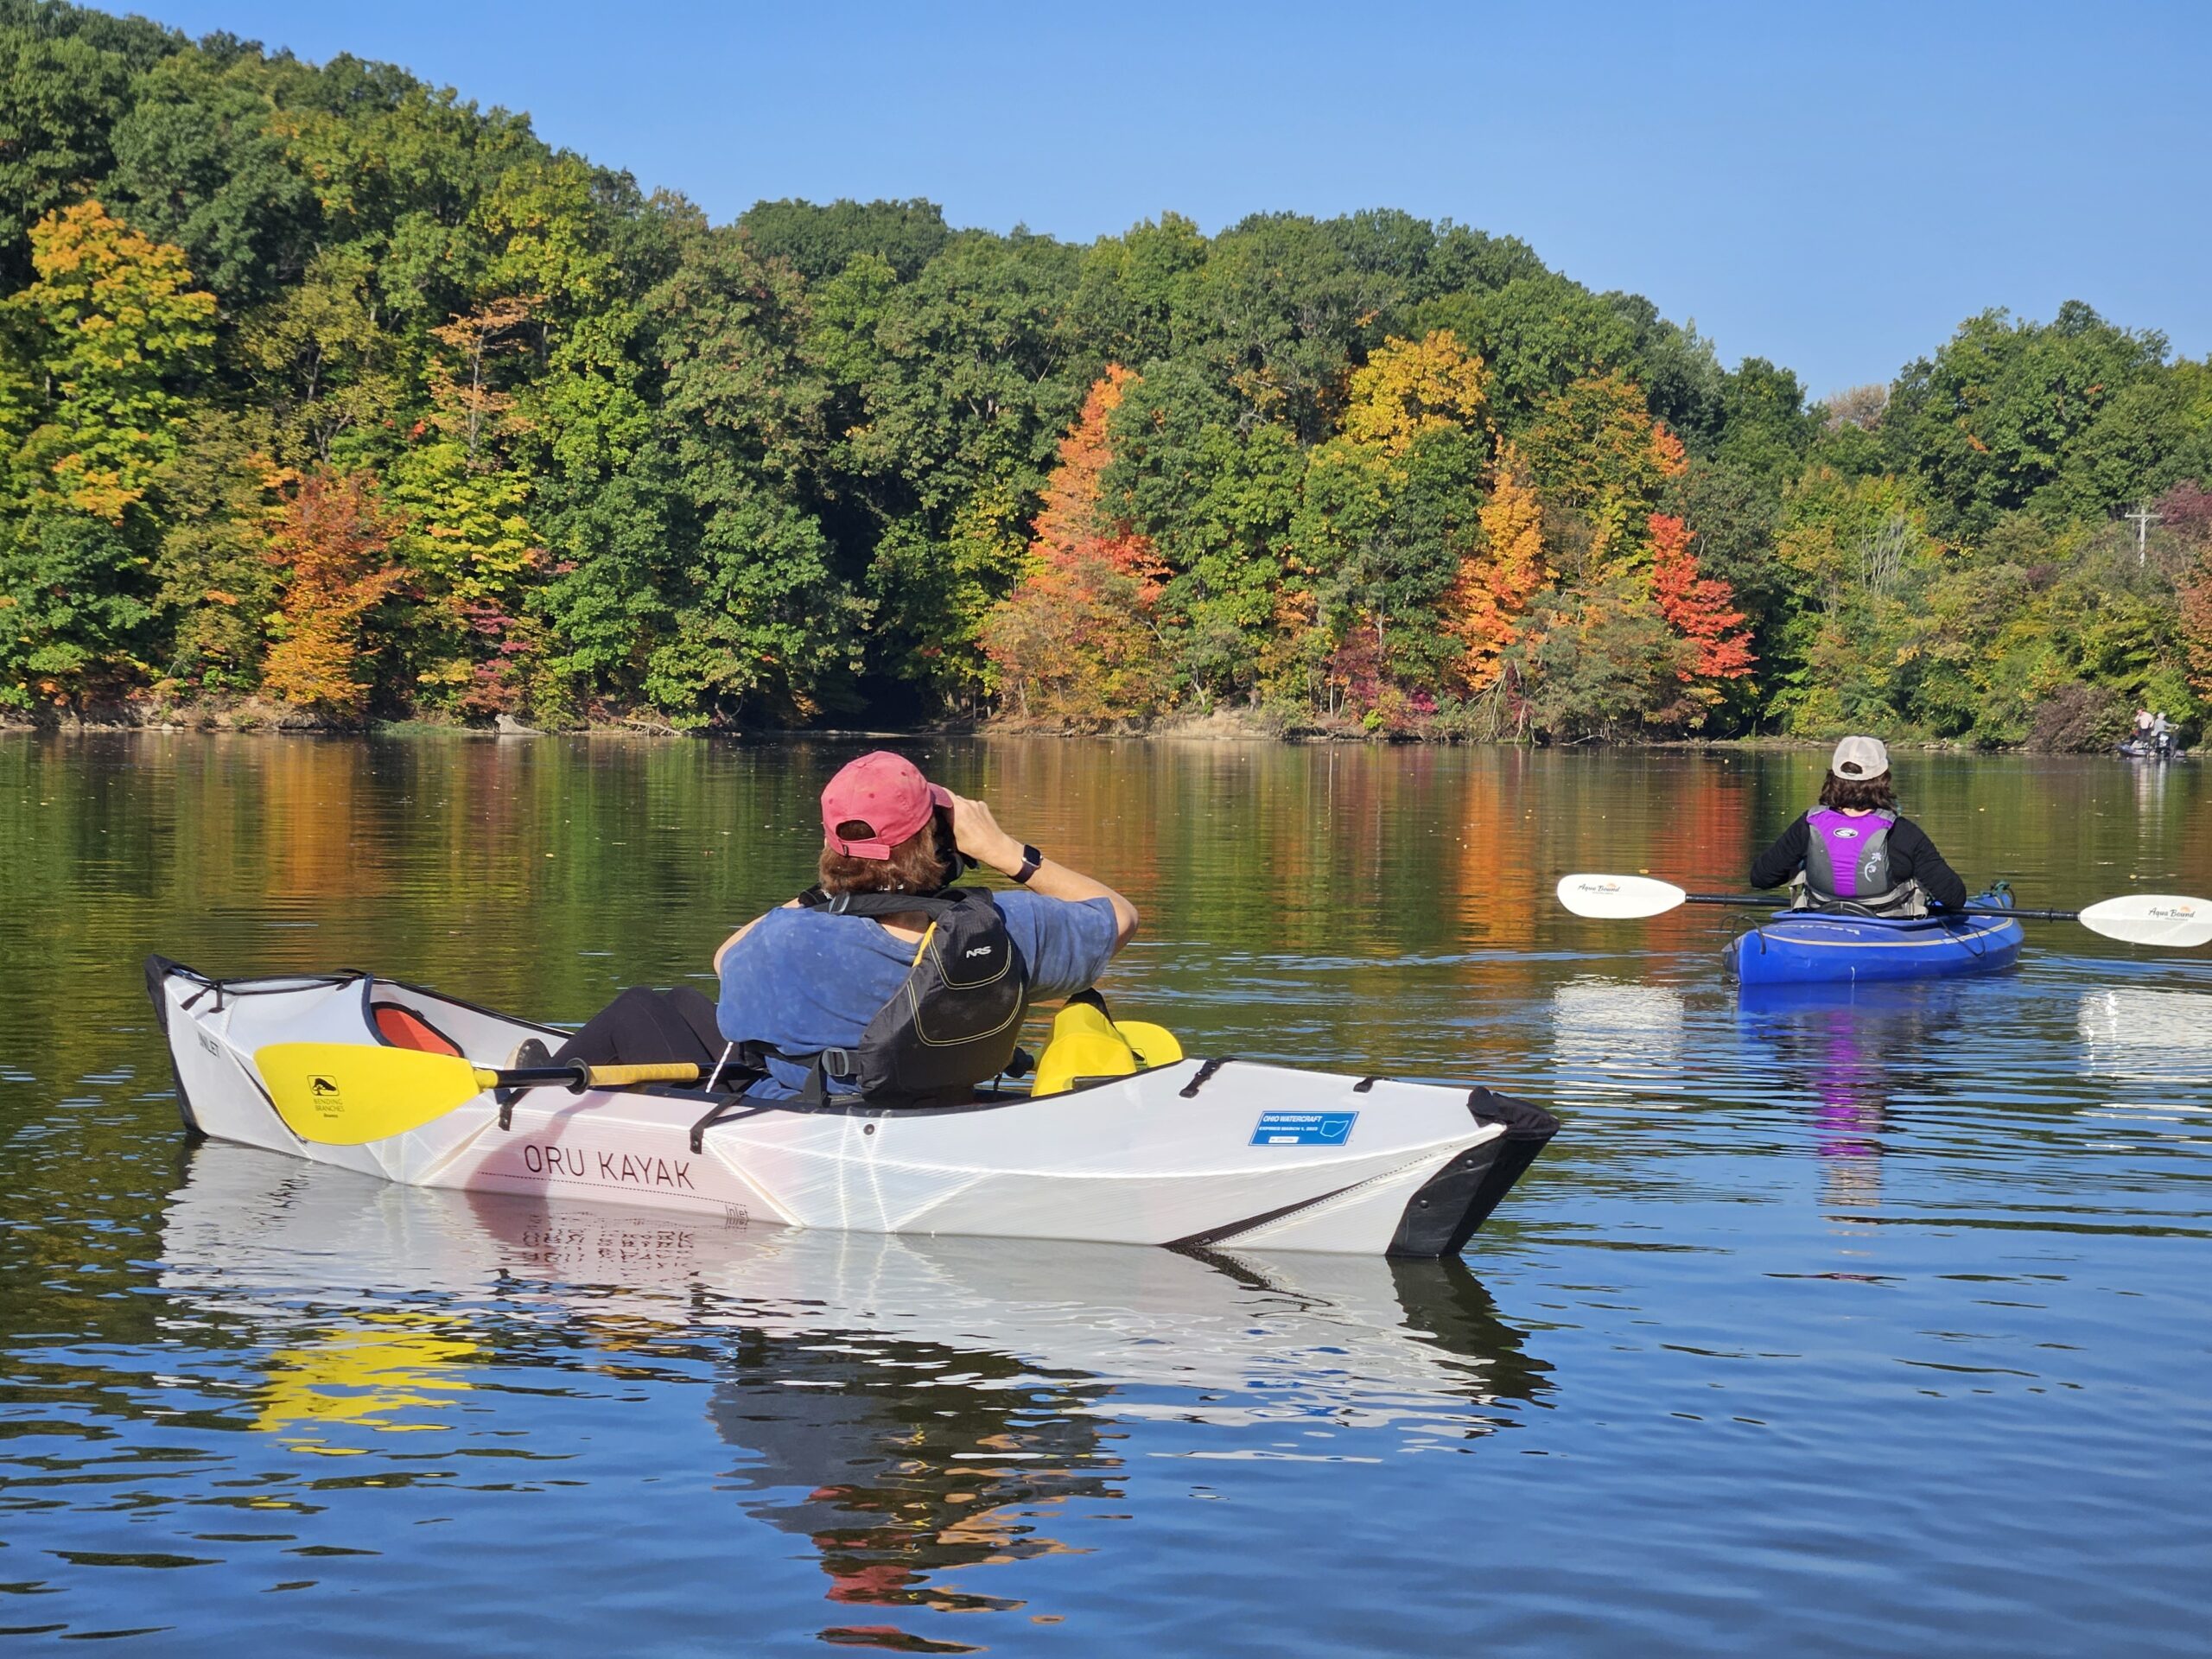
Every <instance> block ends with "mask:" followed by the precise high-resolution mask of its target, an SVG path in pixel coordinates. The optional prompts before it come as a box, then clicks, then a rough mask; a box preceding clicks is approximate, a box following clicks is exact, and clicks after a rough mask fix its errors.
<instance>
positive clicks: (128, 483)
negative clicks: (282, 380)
mask: <svg viewBox="0 0 2212 1659" xmlns="http://www.w3.org/2000/svg"><path fill="white" fill-rule="evenodd" d="M30 240H31V264H32V268H33V269H34V270H35V272H36V277H35V280H33V282H32V283H30V285H29V287H28V288H26V289H23V290H22V292H21V293H19V294H16V295H14V296H11V297H10V298H9V299H8V300H7V301H6V302H4V308H5V310H6V312H7V313H9V314H10V320H12V321H16V322H17V324H18V326H22V324H26V323H27V324H29V329H28V330H27V332H28V333H29V334H30V335H31V337H32V339H33V341H34V344H33V347H32V351H33V356H34V358H35V367H36V372H37V375H38V378H39V381H40V382H41V384H39V385H35V386H34V387H32V388H30V390H31V391H32V393H33V397H34V399H35V400H36V401H37V402H42V403H43V404H44V405H45V407H44V408H43V409H42V410H37V412H36V413H35V415H34V416H33V417H32V418H33V419H35V420H36V421H37V425H36V427H35V430H33V431H32V432H31V433H30V434H29V438H28V439H27V441H26V442H24V445H23V450H22V457H21V461H22V465H23V466H24V467H25V468H26V470H27V471H28V472H29V474H31V475H32V484H33V487H34V488H35V489H37V488H44V489H51V490H54V491H55V492H58V493H59V494H60V496H61V497H62V499H65V500H66V501H67V503H68V504H69V505H71V506H73V507H74V508H76V509H77V510H78V511H79V512H85V513H89V514H90V515H92V517H93V518H99V519H102V520H104V521H105V522H106V523H108V524H122V523H123V521H124V517H125V515H126V514H128V513H129V512H130V510H131V509H132V508H134V507H135V506H137V505H138V503H139V502H140V501H142V500H143V499H144V498H145V494H146V491H147V489H148V487H149V486H150V485H151V484H152V482H153V479H154V474H155V473H156V470H157V469H158V468H159V467H161V465H162V463H163V462H164V461H168V459H169V458H170V457H171V456H173V455H174V454H175V453H176V447H177V441H178V436H179V434H180V432H181V429H182V428H183V425H184V416H185V401H184V399H183V398H181V397H178V396H177V395H176V394H175V393H174V392H172V391H170V390H169V389H168V385H167V384H166V382H167V381H168V378H171V377H173V376H175V375H176V374H178V373H179V372H182V371H184V370H186V369H188V367H190V366H191V365H192V363H193V361H194V359H195V358H196V357H197V356H198V355H199V353H202V352H204V351H205V350H207V347H208V346H211V345H213V343H214V338H215V336H214V330H213V326H212V325H213V322H214V319H215V296H213V295H212V294H206V293H200V292H198V291H195V290H194V289H193V288H192V286H191V283H192V272H191V270H190V269H189V268H188V266H187V264H185V257H184V251H183V250H182V249H181V248H175V247H172V246H170V245H168V243H165V242H156V241H154V240H152V239H151V238H148V237H145V236H142V235H140V234H139V233H138V232H137V231H134V230H132V229H131V228H130V226H127V225H125V224H124V223H123V222H122V220H120V219H116V218H114V217H112V216H111V215H110V214H109V213H108V211H107V210H106V209H105V207H101V206H100V204H99V202H97V201H80V202H78V203H77V204H76V205H75V206H73V207H64V208H61V209H60V210H58V211H57V212H54V213H48V214H47V215H46V217H45V218H43V219H41V220H39V222H38V223H37V224H36V225H34V226H32V227H31V233H30Z"/></svg>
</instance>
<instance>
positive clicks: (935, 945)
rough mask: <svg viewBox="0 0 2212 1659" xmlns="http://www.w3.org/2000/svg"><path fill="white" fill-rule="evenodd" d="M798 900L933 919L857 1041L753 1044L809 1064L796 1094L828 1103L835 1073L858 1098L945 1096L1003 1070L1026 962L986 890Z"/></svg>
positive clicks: (853, 911) (900, 1100)
mask: <svg viewBox="0 0 2212 1659" xmlns="http://www.w3.org/2000/svg"><path fill="white" fill-rule="evenodd" d="M799 902H800V903H801V904H802V905H803V906H805V907H806V908H807V909H809V910H821V911H826V912H829V914H831V915H833V916H876V917H880V916H899V915H922V916H927V917H928V918H930V928H929V931H928V932H927V933H925V934H924V935H923V937H922V942H921V944H919V945H918V947H917V948H916V950H915V951H914V964H913V966H912V968H910V969H907V972H906V982H905V983H904V984H902V985H900V986H899V989H898V990H897V992H896V993H894V994H893V996H892V998H891V1000H890V1001H888V1002H886V1003H885V1004H884V1005H883V1006H882V1007H880V1008H878V1009H877V1010H876V1011H875V1017H874V1019H872V1020H869V1021H868V1029H867V1030H866V1031H865V1032H863V1033H861V1040H860V1045H859V1046H858V1047H855V1048H851V1049H841V1048H833V1049H827V1050H824V1051H823V1052H821V1053H819V1054H792V1053H788V1052H785V1051H784V1050H782V1049H777V1048H771V1047H769V1046H766V1045H765V1044H748V1045H747V1049H748V1050H749V1051H751V1052H750V1054H749V1055H748V1058H753V1057H757V1056H758V1055H762V1054H772V1055H773V1056H774V1057H775V1058H778V1059H781V1060H789V1061H793V1062H796V1063H798V1064H800V1065H808V1066H809V1067H810V1073H809V1076H808V1077H807V1081H806V1086H805V1087H804V1088H803V1089H802V1090H800V1091H799V1095H798V1098H799V1099H800V1100H802V1101H804V1102H806V1103H810V1104H814V1105H819V1104H821V1103H823V1102H825V1101H826V1100H827V1099H828V1098H829V1080H830V1079H831V1078H833V1077H834V1078H837V1079H840V1080H849V1081H850V1082H852V1083H854V1084H856V1085H858V1087H859V1090H860V1094H861V1098H862V1099H864V1100H868V1101H870V1102H873V1103H876V1104H879V1105H886V1106H929V1105H938V1104H944V1103H952V1102H957V1101H963V1100H966V1099H968V1098H969V1097H970V1096H973V1095H974V1093H975V1092H976V1090H977V1089H978V1088H979V1087H981V1086H982V1084H986V1083H988V1082H989V1081H990V1080H991V1079H992V1078H993V1077H996V1076H998V1075H999V1073H1001V1071H1005V1070H1006V1069H1007V1065H1008V1064H1009V1063H1010V1062H1011V1061H1012V1060H1013V1058H1014V1039H1016V1038H1017V1037H1019V1036H1020V1032H1021V1017H1022V1015H1023V1014H1025V1013H1026V1012H1027V1007H1028V1001H1029V965H1028V964H1027V963H1025V962H1023V961H1022V960H1021V957H1020V953H1019V952H1018V951H1016V950H1014V941H1013V939H1012V938H1009V937H1008V936H1007V931H1006V918H1005V917H1003V916H1001V914H1000V913H999V907H998V906H997V904H996V903H995V901H994V900H993V899H992V898H991V895H990V894H989V893H985V892H984V891H982V889H981V888H980V887H968V888H961V889H957V890H947V891H945V892H944V893H931V894H927V895H924V894H918V893H839V894H837V895H836V897H834V898H831V897H828V896H825V895H824V894H823V893H821V891H820V890H819V889H815V890H813V891H810V892H808V893H804V894H802V895H801V897H800V900H799Z"/></svg>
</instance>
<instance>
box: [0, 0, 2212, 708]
mask: <svg viewBox="0 0 2212 1659" xmlns="http://www.w3.org/2000/svg"><path fill="white" fill-rule="evenodd" d="M1808 390H1809V389H1808V388H1807V387H1805V386H1804V385H1802V384H1801V383H1800V381H1799V380H1798V379H1797V378H1796V376H1795V375H1794V374H1793V373H1791V372H1789V370H1787V369H1785V368H1782V367H1778V366H1777V365H1774V364H1771V363H1769V362H1766V361H1764V359H1757V358H1751V359H1745V360H1744V361H1742V362H1741V363H1739V364H1738V365H1736V366H1735V367H1734V368H1732V369H1728V368H1724V367H1723V366H1722V365H1721V364H1720V361H1719V358H1718V356H1717V355H1716V353H1715V351H1714V349H1713V346H1712V344H1711V343H1710V342H1709V341H1707V340H1705V339H1703V338H1702V337H1700V335H1698V334H1696V333H1695V332H1694V329H1692V328H1688V327H1682V326H1679V325H1677V324H1675V323H1673V322H1670V321H1667V320H1666V319H1665V318H1663V317H1662V316H1660V315H1659V314H1658V312H1657V310H1656V308H1655V307H1653V306H1652V305H1651V304H1650V303H1649V302H1648V301H1646V300H1644V299H1643V298H1642V297H1641V296H1636V295H1632V294H1621V293H1610V294H1599V293H1593V292H1592V291H1591V290H1590V289H1586V288H1585V287H1583V286H1582V285H1581V284H1580V283H1576V282H1574V281H1573V280H1572V279H1571V278H1569V277H1566V276H1564V275H1562V274H1560V273H1559V272H1556V271H1554V270H1551V269H1549V268H1548V266H1546V265H1545V264H1544V263H1543V262H1542V260H1541V258H1540V257H1538V255H1537V253H1536V252H1535V251H1534V250H1532V249H1530V248H1529V247H1528V246H1527V245H1524V244H1522V243H1521V242H1520V241H1517V240H1516V239H1514V238H1511V237H1510V236H1503V235H1495V234H1491V233H1487V232H1483V231H1478V230H1475V229H1471V228H1470V227H1468V226H1463V225H1458V224H1453V223H1451V222H1448V221H1447V222H1444V223H1440V224H1432V223H1429V222H1427V221H1424V220H1421V219H1416V218H1414V217H1413V216H1411V215H1408V214H1406V213H1397V212H1393V211H1389V210H1385V209H1378V210H1376V211H1372V212H1366V213H1354V214H1351V215H1348V216H1345V217H1342V218H1337V219H1313V218H1308V217H1304V216H1300V215H1298V214H1294V213H1260V214H1255V215H1254V216H1252V217H1250V218H1249V219H1244V220H1243V221H1241V222H1239V223H1237V224H1236V225H1233V226H1229V227H1227V228H1226V229H1224V230H1222V231H1220V232H1218V233H1217V234H1215V235H1213V236H1211V237H1209V236H1206V235H1205V234H1203V233H1201V232H1200V231H1199V230H1198V227H1197V226H1194V225H1193V224H1192V223H1191V222H1190V221H1189V220H1187V219H1183V218H1180V217H1179V216H1177V215H1175V214H1173V213H1164V214H1162V215H1161V216H1160V218H1158V219H1153V220H1147V221H1146V222H1144V223H1142V224H1140V225H1137V226H1134V227H1133V228H1131V229H1130V230H1129V231H1128V232H1126V233H1124V234H1122V235H1119V236H1110V237H1104V238H1099V239H1098V240H1096V241H1095V242H1092V243H1090V244H1088V245H1073V244H1070V243H1066V242H1062V241H1059V240H1056V239H1055V238H1051V237H1048V236H1040V235H1035V234H1032V233H1029V232H1027V231H1023V230H1020V229H1017V230H1016V231H1014V232H1012V233H1009V234H1003V235H1001V234H998V233H995V232H983V231H974V230H960V229H956V228H954V227H952V226H948V225H947V224H946V223H945V221H944V216H943V214H942V213H940V212H939V211H938V208H936V207H933V206H932V205H931V204H930V203H928V202H925V201H919V200H916V201H897V202H884V201H877V202H868V203H859V202H851V201H839V202H835V203H831V204H829V205H827V206H823V205H817V204H812V203H809V202H804V201H798V200H764V201H761V202H760V203H759V204H757V205H756V206H755V207H753V208H752V209H751V210H750V211H748V212H747V213H745V214H743V215H742V216H741V217H740V218H739V219H737V220H736V221H735V222H734V223H732V224H726V225H715V224H712V223H710V222H709V220H708V219H707V217H706V216H705V215H704V214H703V213H701V212H700V211H699V209H698V208H696V207H695V206H693V205H692V204H690V202H688V201H686V200H683V199H682V198H681V197H679V196H676V195H673V194H669V193H667V192H664V191H648V190H646V189H645V188H642V187H641V186H640V185H639V182H638V181H635V180H633V179H632V177H631V176H630V175H627V174H626V173H622V172H619V171H613V170H610V169H609V168H606V167H604V166H601V165H597V164H594V162H589V161H587V160H585V159H584V158H582V157H581V156H575V155H574V154H572V153H569V152H566V151H560V150H556V149H551V148H550V147H549V146H547V145H546V144H544V143H543V142H541V141H540V140H539V139H538V138H537V137H536V136H535V135H534V134H533V133H532V131H531V127H530V124H529V122H528V120H527V119H526V118H524V117H521V116H518V115H515V114H512V113H511V112H508V111H503V110H499V109H491V110H484V109H480V108H479V107H477V106H476V105H474V104H473V103H470V102H468V101H467V100H466V99H462V98H461V96H459V95H458V94H457V93H455V92H452V91H448V90H442V89H438V88H435V87H432V86H426V85H424V84H423V83H422V82H421V81H419V80H417V79H415V78H413V77H412V76H410V75H409V74H407V73H405V72H404V71H402V70H400V69H397V68H395V67H391V66H388V65H382V64H376V63H371V62H365V61H363V60H358V59H354V58H352V57H340V58H336V59H334V60H331V61H329V62H327V63H325V64H322V65H320V66H316V65H311V64H307V63H303V62H301V61H299V60H296V59H295V58H292V57H291V56H289V55H288V54H270V53H269V52H267V51H264V49H263V48H261V47H260V46H258V45H257V44H255V43H253V42H250V41H239V40H238V39H235V38H233V37H231V36H228V35H210V36H207V37H205V38H203V39H201V40H200V41H190V40H188V39H187V38H186V37H185V36H183V35H180V34H178V33H176V32H175V31H172V30H168V29H162V28H161V27H159V26H157V25H156V24H153V23H149V22H145V21H143V19H137V18H129V19H125V18H118V17H115V16H109V15H107V14H105V13H102V12H99V11H94V10H86V9H81V8H78V7H74V6H71V5H66V4H59V3H52V0H0V711H5V712H8V713H10V714H12V715H13V716H14V717H16V718H18V719H24V718H28V719H34V720H44V721H51V720H54V719H62V718H84V717H95V716H96V717H105V718H116V717H120V718H126V719H131V720H136V721H143V722H155V723H158V722H161V721H181V722H184V723H191V724H200V723H210V722H215V723H230V724H238V725H246V726H253V725H261V726H273V727H283V726H286V725H291V724H303V725H315V726H323V727H331V726H339V727H343V726H346V725H356V724H361V723H365V722H368V721H379V720H394V719H411V720H419V721H432V722H439V721H443V722H452V723H477V724H483V723H489V722H492V721H495V720H497V719H498V718H499V717H500V716H505V717H506V719H507V720H508V721H520V722H523V723H525V724H528V725H531V726H534V727H538V728H576V727H585V726H591V725H619V724H632V725H638V726H643V727H645V728H654V729H675V730H695V729H703V730H739V731H745V730H763V729H769V728H793V727H801V728H804V727H810V726H819V727H831V726H838V727H850V726H855V725H859V724H878V725H886V724H887V725H895V726H900V727H907V726H916V725H924V724H931V723H961V724H973V723H999V724H1005V725H1009V726H1014V727H1026V728H1037V729H1050V730H1079V731H1102V730H1103V731H1111V730H1136V729H1150V728H1158V727H1160V726H1161V725H1162V724H1163V723H1168V724H1177V723H1179V724H1182V725H1185V726H1187V725H1191V724H1193V723H1197V724H1200V725H1202V726H1211V727H1212V728H1230V729H1240V730H1257V731H1271V732H1281V733H1287V734H1300V733H1303V734H1325V735H1334V734H1368V735H1378V736H1389V737H1433V738H1444V739H1467V740H1477V741H1497V740H1520V741H1590V740H1601V741H1636V740H1653V739H1680V738H1685V737H1707V738H1719V737H1732V736H1742V735H1779V736H1788V737H1800V738H1814V737H1818V736H1821V735H1823V734H1830V733H1833V732H1834V731H1836V730H1839V729H1841V728H1875V729H1879V730H1882V731H1884V732H1885V733H1887V734H1891V735H1893V736H1897V737H1898V738H1901V739H1908V740H1910V739H1915V738H1917V739H1921V740H1926V741H1948V742H1955V743H1960V744H1965V745H1971V746H1975V747H2013V746H2019V745H2027V746H2031V747H2043V748H2050V749H2068V748H2095V747H2104V746H2106V745H2107V744H2109V743H2111V742H2112V741H2114V740H2116V739H2117V738H2118V737H2119V736H2120V734H2121V733H2122V730H2123V728H2125V726H2126V723H2127V721H2128V718H2129V716H2130V715H2132V713H2133V710H2134V709H2137V708H2139V707H2148V708H2155V709H2163V710H2164V712H2165V713H2167V715H2169V716H2170V717H2171V719H2172V720H2173V721H2175V722H2176V724H2177V725H2178V726H2179V727H2180V728H2182V730H2183V733H2184V734H2185V735H2188V736H2191V737H2193V736H2194V735H2195V734H2196V732H2197V730H2198V729H2199V727H2200V725H2201V722H2202V716H2203V715H2204V713H2205V711H2206V708H2207V703H2208V700H2212V493H2208V491H2207V490H2206V488H2205V487H2204V486H2205V484H2206V483H2207V481H2208V480H2212V363H2208V362H2199V361H2195V360H2191V359H2185V358H2184V359H2177V358H2176V357H2175V356H2174V355H2173V353H2171V350H2170V349H2169V346H2168V343H2167V341H2166V340H2165V339H2164V337H2163V336H2162V335H2160V334H2158V333H2156V332H2152V331H2150V330H2146V329H2141V328H2133V327H2123V326H2120V324H2117V323H2114V322H2111V321H2107V320H2106V319H2104V318H2102V317H2101V316H2100V315H2097V313H2096V312H2095V311H2094V310H2093V309H2092V308H2090V307H2088V305H2086V304H2082V303H2079V302H2069V303H2067V304H2065V305H2063V306H2062V307H2061V308H2059V310H2058V312H2057V314H2056V316H2055V317H2053V318H2052V319H2050V321H2023V320H2018V319H2014V318H2012V317H2011V316H2009V315H2005V313H2003V312H1999V311H1990V312H1986V313H1984V314H1982V315H1978V316H1974V317H1971V318H1968V319H1967V320H1966V321H1964V322H1962V323H1961V325H1960V326H1959V328H1958V330H1957V332H1956V333H1955V334H1954V335H1953V336H1952V338H1951V339H1950V340H1948V341H1945V342H1942V343H1941V344H1940V345H1938V346H1936V348H1935V349H1934V350H1933V351H1932V352H1931V353H1930V354H1929V356H1927V357H1924V358H1923V359H1918V360H1916V361H1915V362H1913V363H1911V364H1909V365H1905V366H1904V368H1903V369H1902V370H1901V371H1900V372H1898V373H1897V376H1896V378H1894V379H1892V380H1891V381H1890V382H1889V383H1887V384H1886V385H1866V386H1859V387H1854V388H1850V389H1846V390H1841V391H1829V392H1827V394H1826V395H1825V396H1823V397H1821V398H1820V399H1819V400H1817V401H1815V399H1813V398H1812V397H1808Z"/></svg>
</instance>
